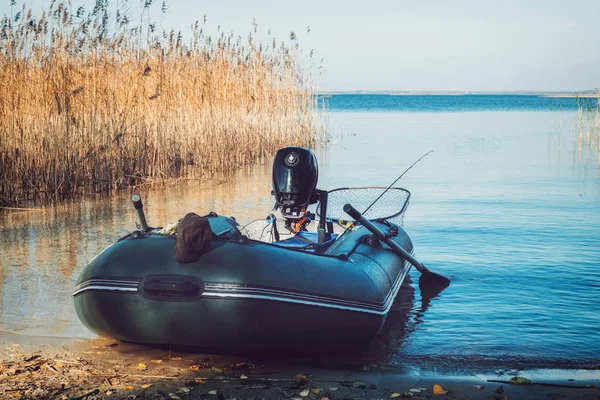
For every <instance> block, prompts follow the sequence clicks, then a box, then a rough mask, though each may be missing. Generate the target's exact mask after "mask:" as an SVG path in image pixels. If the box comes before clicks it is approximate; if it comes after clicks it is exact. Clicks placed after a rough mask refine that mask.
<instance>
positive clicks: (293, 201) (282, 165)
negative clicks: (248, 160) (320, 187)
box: [273, 147, 319, 218]
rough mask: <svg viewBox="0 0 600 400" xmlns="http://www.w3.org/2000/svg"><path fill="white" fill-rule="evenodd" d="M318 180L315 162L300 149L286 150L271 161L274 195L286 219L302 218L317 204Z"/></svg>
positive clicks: (289, 148)
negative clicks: (308, 208) (308, 209)
mask: <svg viewBox="0 0 600 400" xmlns="http://www.w3.org/2000/svg"><path fill="white" fill-rule="evenodd" d="M318 178H319V167H318V165H317V158H316V157H315V155H314V154H313V152H312V151H310V150H308V149H305V148H302V147H286V148H283V149H281V150H279V151H278V152H277V155H276V156H275V160H274V161H273V194H274V195H275V201H276V206H277V207H278V208H280V209H281V214H282V215H283V216H284V217H285V218H302V217H303V216H304V215H305V213H306V208H307V207H308V205H309V204H313V203H315V202H316V198H315V194H316V193H315V189H316V187H317V180H318Z"/></svg>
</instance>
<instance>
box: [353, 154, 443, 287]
mask: <svg viewBox="0 0 600 400" xmlns="http://www.w3.org/2000/svg"><path fill="white" fill-rule="evenodd" d="M431 152H433V150H430V151H428V152H427V153H425V154H423V155H422V156H421V157H420V158H419V159H418V160H417V161H415V162H414V163H412V164H411V165H410V167H408V168H407V169H406V170H405V171H404V172H403V173H402V174H400V176H399V177H398V178H396V180H395V181H394V182H392V184H391V185H390V186H388V187H387V189H385V191H384V192H383V193H381V194H380V195H379V197H377V198H376V199H375V201H373V203H371V205H370V206H369V207H367V209H366V210H365V211H364V212H362V213H360V212H359V211H358V210H357V209H355V208H354V207H352V205H350V204H346V205H344V212H346V214H348V215H350V216H351V217H352V218H354V220H355V221H356V222H358V223H360V224H361V225H362V226H364V227H365V228H367V229H368V230H369V231H371V233H373V234H374V235H375V237H377V239H379V240H380V241H382V242H383V243H385V244H387V245H388V246H389V247H390V248H391V249H392V251H394V252H395V253H396V254H397V255H399V256H400V257H402V258H403V259H404V260H406V261H408V262H409V263H410V264H411V265H413V266H414V267H415V268H416V269H417V270H418V271H419V272H420V273H421V278H420V279H419V287H420V288H421V292H422V293H423V292H425V291H427V292H428V293H431V294H433V293H435V295H437V294H438V293H439V292H441V291H442V290H444V289H445V288H446V287H448V285H450V279H448V278H446V277H445V276H442V275H439V274H436V273H435V272H432V271H430V270H429V268H427V267H426V266H425V265H423V264H421V263H420V262H419V261H418V260H416V259H415V258H414V257H413V256H411V255H410V254H409V253H408V252H407V251H406V250H404V249H403V248H402V247H401V246H400V245H399V244H398V243H396V242H395V241H393V240H392V238H391V237H390V236H389V235H387V234H386V233H384V232H382V231H381V230H380V229H379V228H378V227H377V226H375V224H373V223H372V222H371V221H369V220H368V219H367V218H365V217H364V215H363V214H364V213H366V212H367V211H369V209H370V208H371V207H373V204H375V203H377V201H378V200H379V199H380V198H381V197H382V196H383V195H384V194H385V193H386V192H387V191H388V190H390V189H391V188H392V186H394V185H395V184H396V182H398V181H399V180H400V178H402V177H403V176H404V175H405V174H406V173H407V172H408V171H409V170H410V169H411V168H412V167H414V166H415V165H416V164H417V163H418V162H419V161H421V160H422V159H423V158H425V156H427V155H428V154H430V153H431ZM435 295H432V296H431V297H435Z"/></svg>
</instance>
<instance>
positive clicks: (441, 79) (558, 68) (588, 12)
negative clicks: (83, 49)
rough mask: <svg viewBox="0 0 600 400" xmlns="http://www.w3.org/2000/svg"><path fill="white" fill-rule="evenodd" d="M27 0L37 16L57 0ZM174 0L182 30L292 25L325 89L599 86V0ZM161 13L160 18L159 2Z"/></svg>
mask: <svg viewBox="0 0 600 400" xmlns="http://www.w3.org/2000/svg"><path fill="white" fill-rule="evenodd" d="M120 1H124V0H120ZM158 1H160V0H158ZM72 2H73V6H74V7H75V6H77V5H80V4H87V5H88V9H91V7H90V6H89V5H93V1H91V0H80V1H78V0H72ZM111 3H112V4H115V1H114V0H113V1H112V2H111ZM26 4H27V5H28V6H31V7H32V8H33V9H34V12H35V10H36V9H37V10H40V9H41V7H42V6H44V5H45V6H46V7H47V6H48V5H49V4H50V0H26ZM167 5H168V6H169V8H168V12H167V15H166V16H165V18H164V19H163V27H164V28H166V29H171V28H174V29H181V30H183V31H184V34H185V32H187V31H188V27H189V26H190V25H191V24H193V22H194V21H195V20H202V19H203V17H204V15H206V16H207V24H206V29H205V30H207V31H212V32H216V31H217V27H218V26H220V29H222V30H223V31H224V32H227V33H228V32H231V31H233V32H234V33H235V34H236V35H238V34H239V35H242V37H246V36H247V34H248V33H249V32H250V31H251V29H252V21H253V19H256V22H257V24H258V30H259V32H258V33H259V35H260V36H261V37H263V38H265V39H269V38H272V37H273V36H274V37H276V38H278V39H286V38H289V35H290V32H291V31H294V32H295V33H296V34H297V36H298V41H299V43H300V46H301V48H302V49H304V51H305V53H308V52H310V50H314V54H315V56H314V59H315V60H316V61H315V64H316V67H318V66H319V65H321V63H320V60H321V59H323V62H322V71H323V73H322V74H321V75H320V76H318V77H316V78H315V81H314V85H315V87H316V89H317V90H319V91H321V92H327V91H355V90H369V91H373V90H381V91H448V90H452V91H469V92H475V91H577V90H589V89H593V88H600V41H598V38H600V1H598V0H578V1H573V2H566V1H556V0H543V1H542V0H495V1H485V0H479V1H475V0H455V1H448V0H396V1H381V0H364V1H354V0H304V1H288V0H278V1H274V0H272V1H266V0H246V1H244V0H204V1H201V2H200V1H194V0H171V1H170V2H169V1H168V2H167ZM129 6H130V7H131V9H132V12H136V9H139V7H140V6H139V1H137V0H130V1H129ZM155 10H156V11H155V14H156V15H153V17H155V18H156V19H157V20H158V19H159V18H160V5H158V7H156V8H155ZM9 11H10V9H9V0H2V3H1V5H0V14H5V13H7V12H9ZM307 27H310V32H308V29H307ZM269 31H270V32H271V36H268V35H267V33H268V32H269Z"/></svg>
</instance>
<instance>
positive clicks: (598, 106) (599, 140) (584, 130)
mask: <svg viewBox="0 0 600 400" xmlns="http://www.w3.org/2000/svg"><path fill="white" fill-rule="evenodd" d="M578 104H579V110H578V120H579V127H578V128H579V134H578V135H577V142H578V143H579V145H580V146H581V145H588V146H590V145H591V146H594V147H596V148H597V149H598V150H600V91H599V92H598V94H597V96H596V97H595V98H593V97H592V98H586V99H578Z"/></svg>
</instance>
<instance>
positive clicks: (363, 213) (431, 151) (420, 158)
mask: <svg viewBox="0 0 600 400" xmlns="http://www.w3.org/2000/svg"><path fill="white" fill-rule="evenodd" d="M431 153H433V150H429V151H428V152H427V153H425V154H423V155H422V156H421V157H419V159H418V160H417V161H415V162H414V163H412V164H411V165H410V167H408V168H406V169H405V170H404V172H403V173H401V174H400V176H399V177H397V178H396V180H395V181H394V182H392V184H391V185H390V186H388V187H387V189H385V190H384V191H383V193H381V194H380V195H379V197H377V198H376V199H375V200H374V201H373V202H372V203H371V205H370V206H369V207H367V209H366V210H365V211H363V212H362V213H361V214H362V215H365V213H366V212H367V211H369V210H370V209H371V207H373V205H374V204H375V203H377V202H378V201H379V199H380V198H382V197H383V195H384V194H386V193H387V191H388V190H390V189H391V188H392V186H394V185H395V184H396V182H398V181H399V180H400V178H402V177H403V176H404V175H405V174H406V173H407V172H408V171H410V169H411V168H412V167H414V166H415V165H416V164H417V163H418V162H419V161H421V160H422V159H424V158H425V157H426V156H428V155H429V154H431Z"/></svg>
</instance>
